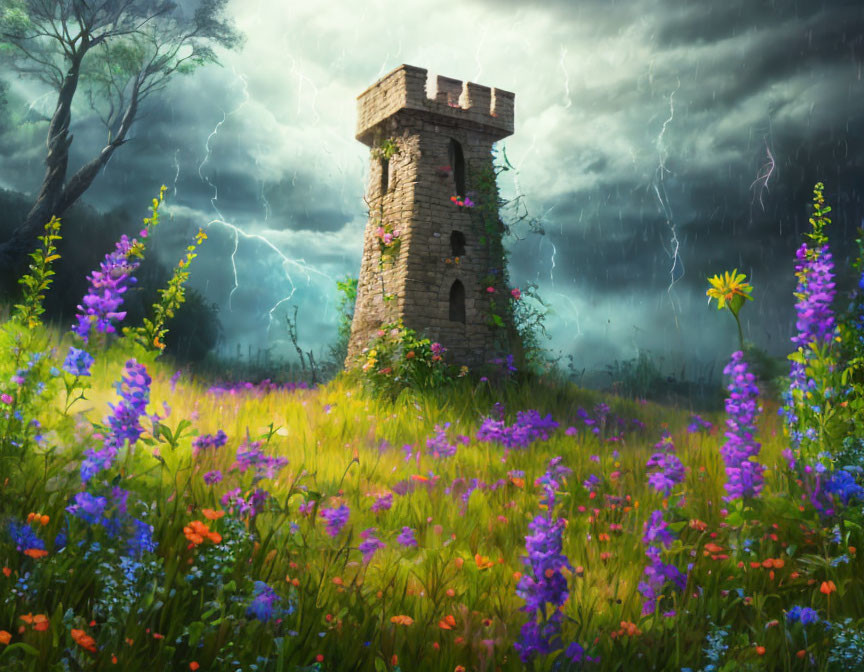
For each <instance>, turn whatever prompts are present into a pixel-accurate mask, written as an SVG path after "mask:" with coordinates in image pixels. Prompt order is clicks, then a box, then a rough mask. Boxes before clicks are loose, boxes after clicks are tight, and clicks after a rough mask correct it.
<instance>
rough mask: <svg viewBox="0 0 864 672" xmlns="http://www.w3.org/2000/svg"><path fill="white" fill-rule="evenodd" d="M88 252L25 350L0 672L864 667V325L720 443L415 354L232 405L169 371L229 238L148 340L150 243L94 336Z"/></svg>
mask: <svg viewBox="0 0 864 672" xmlns="http://www.w3.org/2000/svg"><path fill="white" fill-rule="evenodd" d="M817 194H818V191H817ZM157 209H158V202H157V201H154V219H157V221H158V218H157V212H156V211H157ZM818 212H819V211H818V209H817V216H818ZM145 223H147V224H148V226H150V225H151V224H152V222H150V223H148V222H147V220H145ZM58 230H59V224H56V223H53V228H52V225H49V227H47V229H46V231H47V232H46V236H45V237H44V238H43V247H42V250H41V251H37V252H36V253H35V254H34V257H33V259H34V263H33V265H32V266H31V274H30V275H29V276H27V277H28V278H29V280H27V279H25V281H24V285H25V290H24V298H23V299H22V300H21V303H20V304H18V305H16V306H15V307H14V308H12V309H11V311H10V314H9V316H8V317H7V318H6V319H5V321H4V322H3V323H2V324H0V353H2V357H0V566H2V574H0V588H2V590H0V595H2V599H0V669H2V670H4V671H6V670H9V671H10V672H12V671H18V670H33V671H39V672H41V671H47V670H50V671H55V670H56V671H61V670H62V671H67V670H75V671H78V670H88V671H89V670H94V671H95V670H130V671H137V670H151V671H152V670H165V671H169V670H170V671H177V672H179V671H181V670H192V671H194V670H205V671H209V670H213V671H220V672H222V671H224V672H228V671H232V672H233V671H244V672H245V671H249V670H257V671H260V672H265V671H268V672H275V671H278V672H288V671H291V672H294V671H299V670H319V671H321V672H324V671H334V672H335V671H341V670H357V671H361V670H375V671H391V670H394V671H395V670H402V671H406V672H407V671H412V672H413V671H420V670H424V671H425V670H430V671H439V670H440V671H442V672H469V671H473V670H476V671H479V672H493V671H495V672H497V671H498V670H501V671H504V670H535V671H540V670H598V671H600V670H609V671H612V670H616V671H622V672H623V671H630V670H636V669H640V670H657V671H660V670H666V671H675V672H688V671H689V672H732V671H734V670H753V671H756V670H783V671H784V672H791V671H804V670H808V671H809V670H819V671H830V672H833V671H839V670H843V671H844V672H845V671H851V670H858V669H864V589H862V588H864V579H862V577H864V562H862V559H861V555H862V553H861V552H859V550H858V549H862V548H864V545H862V543H864V539H862V527H861V523H862V510H861V507H862V500H864V488H862V487H861V485H860V482H859V479H860V474H861V471H862V466H864V461H862V455H864V441H862V440H861V436H862V434H861V421H860V417H861V413H862V395H861V383H860V368H859V365H858V363H856V362H858V361H859V360H856V359H855V357H857V355H856V354H855V353H856V352H858V351H856V349H855V348H860V345H858V344H859V342H864V339H862V337H861V335H862V334H864V328H861V329H858V328H857V327H856V326H855V322H854V320H849V319H847V320H846V321H843V322H842V323H841V324H840V325H839V326H838V327H837V328H836V329H835V327H834V324H833V321H832V322H830V324H829V323H827V322H825V323H824V324H823V323H822V322H820V323H819V324H822V327H819V328H821V329H822V332H824V333H827V334H828V335H829V337H828V338H822V336H820V335H819V334H821V333H822V332H818V329H817V327H818V325H817V326H814V327H813V329H816V332H814V333H816V336H813V338H812V340H810V341H806V343H805V344H804V345H803V346H802V347H801V348H800V349H799V350H798V351H797V355H796V356H797V357H798V358H797V359H795V357H793V362H792V369H791V373H790V380H791V383H790V385H789V391H788V392H787V393H786V395H785V396H784V397H783V398H779V399H775V398H772V397H771V396H770V395H768V394H765V393H764V392H763V391H762V390H765V389H767V385H765V383H766V382H767V381H758V380H754V377H753V375H752V373H750V371H749V370H748V364H747V362H746V360H745V359H744V357H745V356H744V355H741V353H736V354H735V355H733V357H732V360H731V362H730V364H729V366H728V367H727V370H726V373H727V379H728V380H729V381H730V382H729V387H728V391H727V401H726V406H725V412H722V413H721V412H716V413H709V414H705V413H703V414H702V415H701V417H700V416H698V415H694V414H693V413H692V412H691V411H690V410H689V409H686V408H677V407H670V406H662V405H658V404H655V403H652V402H648V401H646V400H644V399H624V398H620V397H615V396H604V395H601V394H598V393H595V392H590V391H587V390H583V389H579V388H577V387H576V386H575V385H573V384H571V383H568V382H566V381H564V380H562V379H557V378H555V377H554V376H545V377H544V376H539V375H531V374H528V373H525V372H523V371H518V372H514V371H512V370H511V369H512V368H515V367H512V366H511V364H512V361H511V362H510V363H505V365H504V373H503V374H502V375H499V376H498V377H493V379H492V380H491V381H490V380H489V379H487V378H486V377H479V376H478V375H476V374H474V373H473V372H471V373H467V372H466V371H464V370H461V371H458V373H456V372H455V371H454V374H453V375H452V376H448V375H445V373H444V372H445V369H444V368H443V367H444V366H445V363H444V361H443V358H442V357H441V356H440V353H441V352H442V351H441V349H440V346H439V347H438V348H437V349H436V346H437V344H430V343H428V341H423V340H422V339H418V338H415V335H413V334H408V333H407V332H406V331H404V330H401V331H400V328H398V327H393V329H392V330H391V331H389V332H385V331H384V330H382V331H381V332H379V337H380V339H381V340H380V342H379V343H378V344H377V345H375V347H374V348H373V349H371V350H370V351H369V352H368V353H366V354H365V355H364V357H365V364H364V365H363V367H362V369H361V368H360V367H358V370H356V371H354V372H352V373H350V374H342V375H340V376H338V377H337V378H335V379H334V380H332V381H330V382H329V383H327V384H325V385H320V386H316V387H314V388H312V389H303V388H298V387H290V386H275V385H256V384H250V385H241V386H237V387H235V388H231V387H230V386H224V385H223V386H220V387H212V386H211V383H209V382H207V381H204V380H200V379H195V378H193V377H191V376H190V375H189V374H185V373H181V372H179V371H176V370H175V369H174V368H173V367H172V366H171V365H170V364H169V363H168V362H167V361H166V360H165V359H164V358H159V355H160V354H161V347H160V346H161V340H160V339H161V338H162V337H163V336H164V334H165V331H166V327H165V324H166V321H167V320H168V319H169V318H170V317H171V315H172V312H173V311H174V310H176V308H177V306H178V305H179V303H182V298H183V295H182V283H183V280H185V277H186V276H185V275H184V274H186V275H188V266H189V262H191V260H192V258H194V250H195V248H196V245H200V244H201V242H202V240H203V238H201V237H199V238H198V239H197V240H196V244H195V245H190V246H189V248H188V254H187V256H186V257H185V262H184V261H181V264H180V265H179V266H178V269H177V271H175V276H174V279H173V280H172V283H171V284H169V288H168V289H167V290H166V291H165V292H164V293H163V295H162V302H161V304H160V305H158V306H156V307H155V308H154V313H153V318H152V319H151V320H148V321H146V322H145V323H144V325H143V326H140V327H129V328H127V329H126V330H125V331H122V333H121V327H122V324H121V321H122V316H119V317H118V308H119V307H120V304H122V301H121V302H120V303H117V298H118V296H119V295H121V294H122V291H121V290H122V287H121V286H122V285H123V283H124V282H128V278H129V277H130V276H131V275H132V274H133V273H134V270H135V261H134V260H135V257H136V255H137V254H140V253H141V251H142V249H143V246H142V245H141V244H140V242H137V241H128V240H125V238H124V240H121V242H120V243H118V246H117V250H116V251H115V252H113V253H111V254H109V256H108V257H106V262H105V264H104V265H103V267H102V272H103V275H101V276H99V275H97V274H94V276H93V279H92V285H93V287H94V289H93V291H92V292H91V293H90V294H88V298H85V301H84V302H83V303H84V305H86V306H87V309H86V310H85V309H84V308H82V309H81V310H82V315H81V318H80V321H79V323H78V324H77V325H74V326H73V329H72V331H71V332H66V331H60V330H58V329H56V328H49V327H46V326H45V325H43V324H42V321H41V319H40V315H41V312H42V311H41V297H42V296H43V295H44V293H45V292H47V291H50V276H51V271H50V264H51V261H52V257H53V255H54V252H53V249H52V240H51V236H52V235H59V234H58V233H57V232H58ZM145 232H146V229H145V231H143V232H142V239H143V238H146V236H145V235H144V233H145ZM817 242H818V241H817ZM112 255H113V256H112ZM802 258H803V257H802ZM820 260H821V261H823V262H824V260H825V255H824V253H823V254H822V255H821V256H820V255H818V254H817V255H816V256H814V258H813V260H809V259H808V262H809V261H812V262H813V264H815V263H816V262H819V261H820ZM801 263H805V262H804V261H802V262H801ZM118 269H119V270H118ZM823 270H824V269H823ZM817 271H818V268H817ZM813 273H816V271H813ZM813 277H815V275H812V274H811V275H807V272H804V273H803V278H802V279H801V282H802V285H803V287H804V291H803V292H802V296H804V298H803V299H800V300H801V301H804V300H805V299H806V298H807V297H806V290H807V287H808V286H809V285H808V282H810V280H811V279H812V278H813ZM715 280H716V282H715ZM712 284H713V285H714V289H715V290H717V291H720V292H721V293H720V294H719V297H720V298H724V299H725V300H726V301H727V302H728V307H729V310H730V312H732V314H733V316H734V317H735V318H736V321H737V319H738V311H739V310H741V307H742V305H744V300H745V298H746V297H745V296H744V295H745V294H748V293H749V291H750V289H751V288H749V286H747V285H746V283H743V276H740V277H738V276H737V275H736V273H735V272H733V273H732V274H731V276H729V275H728V274H727V277H726V278H725V284H724V281H723V280H722V279H720V278H715V279H714V280H712ZM721 290H722V291H721ZM727 290H728V291H727ZM862 290H864V286H862ZM710 291H712V290H709V295H710ZM723 292H726V293H723ZM514 297H515V299H518V297H516V296H515V295H514ZM722 305H723V304H722V302H721V307H722ZM810 307H811V308H812V306H810ZM817 307H818V306H817ZM823 308H824V306H823ZM802 314H803V311H802ZM813 314H814V313H813V311H812V310H811V312H810V313H809V315H810V316H811V317H812V315H813ZM862 315H864V313H862ZM853 317H854V316H853ZM808 319H810V318H808ZM856 319H857V318H856ZM802 320H804V318H802ZM832 320H833V318H832ZM823 322H824V321H823ZM814 324H815V323H814ZM826 325H827V326H826ZM850 325H851V326H850ZM811 326H812V325H811ZM823 335H824V334H823ZM388 339H389V340H388ZM820 339H821V340H820ZM741 340H742V345H743V338H742V339H741ZM805 340H806V339H805ZM406 343H408V344H409V345H410V349H406V347H403V346H405V344H406ZM835 343H836V344H839V345H837V346H835V345H834V344H835ZM840 345H843V346H844V348H845V349H844V350H842V351H841V350H839V349H838V350H836V351H835V350H832V348H835V347H837V348H839V347H840ZM849 353H852V354H851V355H850V354H849ZM844 358H845V359H844ZM439 362H440V367H442V368H440V369H436V368H435V367H436V366H439ZM400 367H402V368H400ZM410 367H413V368H410ZM425 371H433V372H434V373H432V374H428V375H426V374H425V373H423V372H425ZM418 372H419V373H418ZM421 374H422V375H421ZM394 375H395V376H404V378H403V380H407V381H410V382H411V384H408V385H403V386H402V387H403V389H402V390H401V391H398V389H397V390H396V392H395V393H393V392H394V388H393V386H392V385H390V384H391V383H392V382H393V380H394ZM430 381H432V382H433V383H434V384H426V383H429V382H430ZM386 385H390V387H389V388H387V389H388V390H389V393H383V392H382V386H386ZM756 386H759V387H756Z"/></svg>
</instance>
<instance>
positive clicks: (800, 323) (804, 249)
mask: <svg viewBox="0 0 864 672" xmlns="http://www.w3.org/2000/svg"><path fill="white" fill-rule="evenodd" d="M824 188H825V187H824V185H823V184H822V183H821V182H819V183H818V184H816V186H815V188H814V190H813V194H814V197H813V202H814V205H813V216H812V217H811V218H810V224H811V226H812V231H811V232H810V233H808V234H806V235H807V237H808V238H810V241H811V242H810V243H802V245H801V247H799V248H798V250H797V252H796V253H795V257H796V259H797V262H796V264H795V275H796V277H797V278H798V286H797V288H796V290H795V298H796V299H797V302H796V303H795V311H796V313H797V321H796V324H795V326H796V328H797V330H798V331H797V333H796V334H795V336H793V337H792V342H793V343H794V344H795V345H796V346H797V347H798V349H797V351H796V352H793V353H792V354H791V355H789V359H790V360H791V362H792V364H791V367H790V373H789V379H790V383H789V387H788V389H787V390H786V391H785V392H784V395H783V399H784V402H785V404H784V406H783V408H781V409H780V413H781V414H782V415H783V418H784V423H785V431H786V432H787V433H788V434H789V437H790V438H791V440H792V444H793V446H794V448H795V449H796V450H798V451H800V453H801V456H802V457H803V458H804V462H812V461H815V460H816V459H818V455H819V454H820V453H826V451H827V450H828V449H829V448H830V446H829V445H828V444H829V443H830V436H829V435H830V433H831V432H830V430H829V424H830V421H831V418H832V415H833V410H832V409H831V404H832V403H833V398H834V397H835V396H836V395H835V383H836V381H835V380H834V378H835V377H836V376H835V373H836V369H837V365H836V354H835V352H834V350H835V347H834V346H835V342H836V339H837V328H836V325H835V319H834V312H833V310H832V307H831V304H832V302H833V301H834V296H835V285H834V262H833V259H832V255H831V252H830V250H829V246H828V237H827V236H826V235H825V233H824V230H823V229H824V227H825V226H826V225H827V224H830V223H831V220H830V219H829V218H828V217H826V215H827V214H828V213H829V212H831V207H830V206H827V205H825V198H824V196H823V193H822V191H823V189H824Z"/></svg>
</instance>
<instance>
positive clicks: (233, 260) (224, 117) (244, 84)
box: [198, 68, 249, 311]
mask: <svg viewBox="0 0 864 672" xmlns="http://www.w3.org/2000/svg"><path fill="white" fill-rule="evenodd" d="M232 70H233V72H234V77H235V78H236V79H239V80H240V81H241V82H242V87H243V100H242V101H240V104H239V105H237V107H235V108H234V109H233V110H231V111H230V112H225V110H222V119H221V120H220V121H219V122H218V123H217V124H216V126H214V127H213V130H212V131H210V134H209V135H208V136H207V141H206V142H205V143H204V158H203V159H202V160H201V163H200V164H199V165H198V177H199V178H200V179H201V181H202V182H205V183H206V184H207V186H208V187H210V188H211V189H212V190H213V197H212V198H211V199H210V205H211V206H212V208H213V210H215V211H216V214H217V216H218V217H219V221H222V220H223V219H224V218H223V216H222V212H221V211H220V210H219V207H218V206H217V205H216V202H217V201H218V200H219V188H218V187H217V186H216V185H215V184H213V182H211V181H210V177H209V176H207V175H204V173H203V171H204V166H205V165H207V162H208V161H209V160H210V154H211V153H212V151H213V150H212V147H211V142H212V141H213V140H214V139H215V138H216V136H217V135H218V134H219V129H220V128H222V124H224V123H225V122H226V121H227V119H228V117H229V116H231V115H232V114H236V113H237V112H239V111H240V110H241V109H242V108H243V106H245V105H246V103H248V102H249V87H248V84H247V82H246V78H245V77H243V76H242V75H238V74H237V71H236V70H234V69H233V68H232ZM235 81H236V80H235ZM239 244H240V239H239V237H238V236H237V230H236V227H235V231H234V250H233V251H232V252H231V270H232V272H233V274H234V287H233V288H232V289H231V292H230V293H229V294H228V310H229V311H232V310H233V306H232V305H231V301H232V299H233V298H234V292H236V291H237V288H238V287H239V283H238V279H237V248H238V246H239Z"/></svg>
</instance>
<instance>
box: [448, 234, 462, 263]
mask: <svg viewBox="0 0 864 672" xmlns="http://www.w3.org/2000/svg"><path fill="white" fill-rule="evenodd" d="M450 256H451V257H464V256H465V234H464V233H462V232H461V231H454V232H453V233H451V234H450Z"/></svg>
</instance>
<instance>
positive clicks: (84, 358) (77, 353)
mask: <svg viewBox="0 0 864 672" xmlns="http://www.w3.org/2000/svg"><path fill="white" fill-rule="evenodd" d="M92 365H93V357H92V356H91V355H90V353H89V352H87V351H86V350H79V349H78V348H76V347H74V346H72V347H70V348H69V354H68V355H66V361H64V362H63V370H64V371H67V372H69V373H71V374H72V375H73V376H89V375H90V367H91V366H92Z"/></svg>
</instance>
